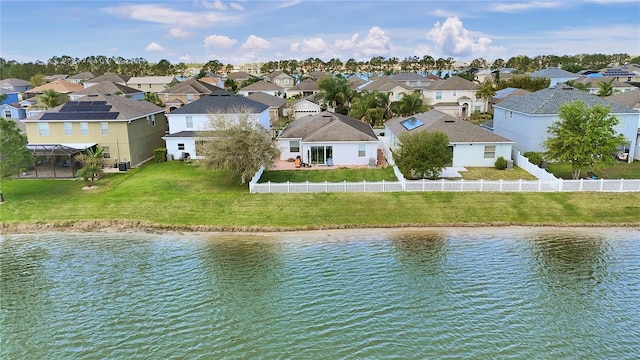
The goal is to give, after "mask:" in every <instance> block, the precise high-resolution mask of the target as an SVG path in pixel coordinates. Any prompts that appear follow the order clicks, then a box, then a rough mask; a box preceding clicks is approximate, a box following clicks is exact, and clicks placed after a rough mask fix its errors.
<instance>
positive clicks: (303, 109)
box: [292, 101, 321, 119]
mask: <svg viewBox="0 0 640 360" xmlns="http://www.w3.org/2000/svg"><path fill="white" fill-rule="evenodd" d="M292 109H293V118H294V119H300V118H302V117H305V116H307V115H314V114H319V113H320V112H321V109H320V105H318V104H315V103H312V102H311V101H301V102H299V103H296V104H294V105H293V106H292Z"/></svg>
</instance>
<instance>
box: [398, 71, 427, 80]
mask: <svg viewBox="0 0 640 360" xmlns="http://www.w3.org/2000/svg"><path fill="white" fill-rule="evenodd" d="M389 77H390V78H392V79H393V80H398V81H428V80H429V79H428V78H426V77H424V76H422V75H420V74H418V73H415V72H402V73H397V74H393V75H389Z"/></svg>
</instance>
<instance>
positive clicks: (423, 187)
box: [422, 178, 444, 192]
mask: <svg viewBox="0 0 640 360" xmlns="http://www.w3.org/2000/svg"><path fill="white" fill-rule="evenodd" d="M443 180H444V179H443ZM424 181H425V178H422V192H424V189H425V186H424Z"/></svg>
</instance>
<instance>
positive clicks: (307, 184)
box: [306, 180, 309, 192]
mask: <svg viewBox="0 0 640 360" xmlns="http://www.w3.org/2000/svg"><path fill="white" fill-rule="evenodd" d="M306 182H307V192H309V180H307V181H306Z"/></svg>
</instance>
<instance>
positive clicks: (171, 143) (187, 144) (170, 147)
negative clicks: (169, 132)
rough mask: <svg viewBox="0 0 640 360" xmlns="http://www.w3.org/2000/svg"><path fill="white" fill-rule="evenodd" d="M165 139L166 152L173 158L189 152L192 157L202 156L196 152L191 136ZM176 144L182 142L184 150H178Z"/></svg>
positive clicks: (178, 157)
mask: <svg viewBox="0 0 640 360" xmlns="http://www.w3.org/2000/svg"><path fill="white" fill-rule="evenodd" d="M165 140H166V144H167V154H169V155H171V156H173V159H174V160H179V159H180V158H181V157H182V154H183V153H189V155H190V156H191V158H192V159H200V158H202V157H201V156H198V155H197V154H196V142H195V139H194V138H192V137H168V138H166V139H165ZM178 144H184V150H179V149H178Z"/></svg>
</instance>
